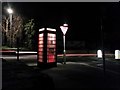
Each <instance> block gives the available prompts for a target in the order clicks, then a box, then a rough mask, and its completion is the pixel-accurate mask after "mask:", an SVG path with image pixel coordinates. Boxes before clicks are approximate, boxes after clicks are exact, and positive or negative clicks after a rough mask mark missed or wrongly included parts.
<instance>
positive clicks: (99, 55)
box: [97, 50, 102, 58]
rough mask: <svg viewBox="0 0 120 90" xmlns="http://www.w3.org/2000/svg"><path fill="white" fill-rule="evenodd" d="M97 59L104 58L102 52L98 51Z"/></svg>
mask: <svg viewBox="0 0 120 90" xmlns="http://www.w3.org/2000/svg"><path fill="white" fill-rule="evenodd" d="M97 57H98V58H102V50H98V51H97Z"/></svg>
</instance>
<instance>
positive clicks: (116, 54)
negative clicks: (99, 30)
mask: <svg viewBox="0 0 120 90" xmlns="http://www.w3.org/2000/svg"><path fill="white" fill-rule="evenodd" d="M115 59H120V51H119V50H115Z"/></svg>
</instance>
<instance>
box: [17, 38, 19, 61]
mask: <svg viewBox="0 0 120 90" xmlns="http://www.w3.org/2000/svg"><path fill="white" fill-rule="evenodd" d="M17 61H19V38H18V37H17Z"/></svg>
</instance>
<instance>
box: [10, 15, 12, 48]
mask: <svg viewBox="0 0 120 90" xmlns="http://www.w3.org/2000/svg"><path fill="white" fill-rule="evenodd" d="M11 32H12V14H10V47H11V46H12V45H11V41H12V40H11Z"/></svg>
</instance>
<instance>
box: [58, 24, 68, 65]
mask: <svg viewBox="0 0 120 90" xmlns="http://www.w3.org/2000/svg"><path fill="white" fill-rule="evenodd" d="M60 28H61V31H62V32H63V45H64V50H63V53H64V59H63V60H64V63H63V64H66V51H65V34H66V32H67V30H68V24H63V26H60Z"/></svg>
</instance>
